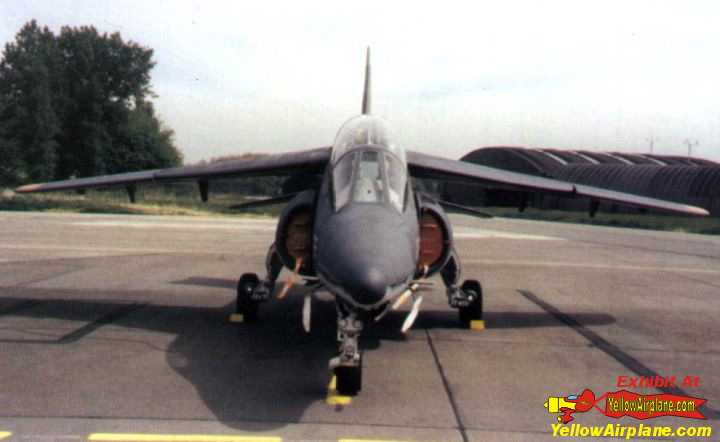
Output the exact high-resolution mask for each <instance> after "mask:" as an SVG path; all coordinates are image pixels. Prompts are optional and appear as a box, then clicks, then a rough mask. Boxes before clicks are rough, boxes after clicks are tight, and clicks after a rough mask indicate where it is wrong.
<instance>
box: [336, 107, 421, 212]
mask: <svg viewBox="0 0 720 442" xmlns="http://www.w3.org/2000/svg"><path fill="white" fill-rule="evenodd" d="M331 161H332V164H333V189H334V195H335V209H336V210H340V209H342V208H343V207H344V206H345V205H346V204H347V203H348V202H349V201H355V202H360V203H390V204H391V205H392V206H393V207H395V208H396V209H398V210H399V211H402V210H403V204H404V198H405V186H406V183H407V165H406V162H405V152H404V151H403V150H402V149H401V148H400V147H399V146H398V145H397V144H396V143H395V141H394V138H393V137H392V136H391V133H390V130H389V128H388V126H387V123H385V121H384V120H381V119H379V118H377V117H372V116H369V115H361V116H359V117H356V118H353V119H352V120H350V121H348V122H347V123H346V124H345V125H344V126H343V127H342V128H341V129H340V132H338V136H337V138H336V140H335V144H334V146H333V154H332V160H331Z"/></svg>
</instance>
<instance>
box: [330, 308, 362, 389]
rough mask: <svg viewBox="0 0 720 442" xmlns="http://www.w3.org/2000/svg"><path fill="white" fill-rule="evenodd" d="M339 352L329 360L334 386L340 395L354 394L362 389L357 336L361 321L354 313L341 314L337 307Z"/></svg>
mask: <svg viewBox="0 0 720 442" xmlns="http://www.w3.org/2000/svg"><path fill="white" fill-rule="evenodd" d="M337 327H338V343H339V349H340V351H339V354H338V356H337V357H334V358H332V359H331V360H330V369H331V370H332V371H333V374H334V375H335V382H336V384H335V387H336V389H337V391H338V393H340V394H341V395H344V396H355V395H356V394H358V392H359V391H360V390H361V389H362V355H361V353H360V349H359V347H358V338H359V337H360V332H362V328H363V323H362V321H360V320H358V319H357V318H356V316H355V314H354V313H350V314H348V315H346V316H343V315H342V313H341V311H340V310H339V309H338V325H337Z"/></svg>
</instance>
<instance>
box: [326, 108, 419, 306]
mask: <svg viewBox="0 0 720 442" xmlns="http://www.w3.org/2000/svg"><path fill="white" fill-rule="evenodd" d="M313 236H314V238H313V247H314V250H313V255H314V257H315V263H316V271H317V274H318V277H319V278H320V279H321V280H322V282H323V283H324V284H325V285H326V286H327V287H328V288H329V289H330V290H331V291H332V292H334V293H335V295H336V296H339V297H340V298H342V299H343V300H344V301H346V302H347V303H349V304H351V305H352V306H353V307H359V308H364V309H367V310H370V309H373V308H377V307H379V306H381V305H383V304H384V303H386V302H388V300H390V299H392V298H393V297H395V296H396V295H397V294H399V293H401V292H403V291H404V290H406V288H407V286H408V284H409V283H410V282H411V280H412V279H413V277H414V276H415V274H416V272H417V265H418V253H419V250H418V249H419V224H418V210H417V205H416V200H415V197H414V195H413V191H412V186H410V185H409V183H408V167H407V162H406V159H405V151H404V150H403V149H402V147H401V146H399V145H398V144H397V143H396V141H395V138H394V137H393V136H392V134H391V132H390V130H389V128H388V126H387V123H386V122H385V121H384V120H382V119H380V118H378V117H374V116H371V115H360V116H358V117H355V118H353V119H351V120H349V121H348V122H347V123H345V125H343V127H342V128H341V129H340V131H339V132H338V135H337V137H336V140H335V143H334V145H333V151H332V156H331V161H330V163H329V165H328V167H327V170H326V171H325V174H324V176H323V182H322V185H321V187H320V190H319V193H318V198H317V204H316V214H315V223H314V232H313Z"/></svg>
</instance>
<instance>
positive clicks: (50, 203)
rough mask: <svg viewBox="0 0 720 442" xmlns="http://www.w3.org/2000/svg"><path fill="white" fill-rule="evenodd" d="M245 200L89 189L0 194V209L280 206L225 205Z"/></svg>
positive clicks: (206, 212) (213, 211)
mask: <svg viewBox="0 0 720 442" xmlns="http://www.w3.org/2000/svg"><path fill="white" fill-rule="evenodd" d="M246 201H249V199H248V198H246V197H242V196H237V195H230V194H220V195H217V194H216V195H213V194H211V195H210V198H209V201H208V202H207V203H203V202H202V201H200V197H199V196H197V195H178V194H174V193H167V192H161V191H150V192H143V193H141V192H140V191H138V198H137V203H134V204H133V203H130V202H129V201H128V197H127V194H126V193H125V192H124V191H122V192H120V191H102V192H93V191H90V192H88V193H87V194H86V195H78V194H75V193H47V194H33V195H17V194H16V195H14V196H11V197H9V196H7V195H5V196H0V210H11V211H40V212H70V213H115V214H127V215H183V216H230V215H239V214H251V215H260V216H277V215H278V214H279V213H280V210H281V208H282V206H281V205H274V206H266V207H262V208H253V209H246V210H243V211H237V210H232V209H230V208H229V207H230V206H232V205H233V204H239V203H242V202H246Z"/></svg>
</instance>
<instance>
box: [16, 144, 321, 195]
mask: <svg viewBox="0 0 720 442" xmlns="http://www.w3.org/2000/svg"><path fill="white" fill-rule="evenodd" d="M329 160H330V148H329V147H321V148H318V149H311V150H304V151H299V152H289V153H282V154H275V155H267V156H263V157H260V158H256V159H251V160H242V159H238V160H229V161H222V162H218V163H213V164H208V165H203V166H186V167H175V168H171V169H157V170H147V171H142V172H130V173H120V174H115V175H104V176H97V177H90V178H77V179H71V180H64V181H52V182H49V183H42V184H28V185H25V186H21V187H18V188H17V189H16V190H15V191H16V192H18V193H31V192H50V191H54V190H80V189H90V188H101V187H114V186H131V185H135V184H142V183H147V182H170V181H183V180H198V181H207V180H211V179H217V178H232V177H249V176H267V175H284V174H288V173H292V172H296V171H302V172H304V173H321V172H322V171H323V170H324V169H325V166H326V165H327V163H328V161H329Z"/></svg>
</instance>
